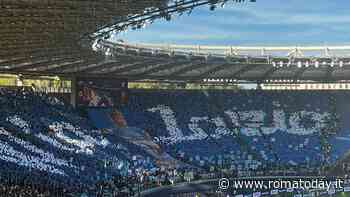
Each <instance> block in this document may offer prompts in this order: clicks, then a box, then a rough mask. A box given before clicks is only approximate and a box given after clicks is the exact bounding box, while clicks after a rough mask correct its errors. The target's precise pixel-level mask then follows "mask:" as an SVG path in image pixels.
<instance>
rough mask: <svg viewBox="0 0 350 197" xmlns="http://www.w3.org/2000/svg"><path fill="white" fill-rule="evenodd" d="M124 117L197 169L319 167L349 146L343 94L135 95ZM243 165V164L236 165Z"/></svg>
mask: <svg viewBox="0 0 350 197" xmlns="http://www.w3.org/2000/svg"><path fill="white" fill-rule="evenodd" d="M130 95H131V96H130V98H129V104H128V106H127V107H124V108H123V114H124V116H125V118H126V120H127V122H128V125H129V126H135V127H140V128H142V129H144V130H146V131H148V132H149V133H150V134H151V135H152V136H153V137H154V140H155V141H157V142H158V143H160V144H162V145H163V147H165V148H166V149H167V150H168V151H169V152H172V153H173V154H176V155H177V156H180V157H184V158H186V159H189V160H190V161H193V162H198V163H199V164H200V165H203V166H204V165H207V164H208V165H214V164H222V163H223V162H224V161H227V160H229V161H232V168H233V169H236V168H239V169H242V168H245V166H247V165H244V164H247V163H246V161H247V160H251V161H253V160H256V162H253V163H254V164H249V165H250V167H253V168H258V167H259V166H260V167H261V166H263V165H267V164H268V163H276V162H278V163H279V164H288V165H289V164H290V165H298V164H307V165H309V166H318V165H322V164H325V163H331V162H334V161H335V160H336V159H338V158H339V157H341V156H342V155H343V154H344V153H345V152H346V151H347V150H348V149H349V148H350V131H349V129H350V123H349V121H347V119H348V118H350V103H349V102H348V98H349V95H350V94H349V93H347V92H336V91H334V92H329V91H327V92H325V91H324V92H322V91H294V92H293V91H281V92H276V91H270V92H269V91H238V92H232V91H206V92H202V91H148V92H147V91H134V92H132V93H131V94H130ZM241 161H244V162H241Z"/></svg>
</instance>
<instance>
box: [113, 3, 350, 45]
mask: <svg viewBox="0 0 350 197" xmlns="http://www.w3.org/2000/svg"><path fill="white" fill-rule="evenodd" d="M349 8H350V2H349V0H332V1H329V0H287V1H286V0H257V2H256V3H243V4H238V3H232V2H229V3H228V4H227V5H226V6H225V7H224V8H221V7H220V6H218V8H217V9H216V10H215V11H210V10H209V7H208V6H202V7H200V8H196V9H195V10H193V12H192V14H191V15H190V16H188V15H187V14H184V15H182V16H176V17H173V18H172V20H171V21H170V22H168V21H165V20H157V21H155V22H154V23H153V24H152V25H150V26H148V27H147V28H145V29H142V30H135V31H132V30H129V31H127V32H125V33H121V34H119V35H118V39H123V40H125V41H127V42H132V43H136V42H137V43H162V44H192V45H197V44H198V45H273V46H275V45H292V46H296V45H341V44H349V43H350V14H349Z"/></svg>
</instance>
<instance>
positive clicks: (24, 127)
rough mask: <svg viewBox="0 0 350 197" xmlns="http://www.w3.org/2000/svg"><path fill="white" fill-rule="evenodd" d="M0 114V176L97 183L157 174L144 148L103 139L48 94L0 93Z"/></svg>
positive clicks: (8, 91) (7, 91)
mask: <svg viewBox="0 0 350 197" xmlns="http://www.w3.org/2000/svg"><path fill="white" fill-rule="evenodd" d="M0 111H1V113H0V166H1V167H2V168H1V170H6V171H21V170H22V171H23V175H25V174H32V173H33V172H40V173H48V174H50V176H48V177H47V178H50V179H58V180H61V181H62V182H67V183H69V182H76V181H77V180H78V181H80V182H82V183H94V182H96V181H98V180H100V179H104V178H107V177H110V176H112V175H116V174H123V175H132V174H133V173H135V171H136V170H142V169H147V170H150V169H152V168H154V164H153V159H152V158H151V157H150V156H149V155H147V153H145V152H143V150H142V149H141V148H140V147H137V146H135V145H133V144H130V143H128V142H127V141H125V140H123V139H120V138H118V136H115V135H113V134H105V135H101V132H100V131H99V130H94V129H93V128H92V127H91V125H89V124H88V121H87V120H86V119H84V118H82V117H81V116H79V115H78V114H77V113H76V112H75V111H73V110H72V109H71V108H70V107H67V106H65V105H64V104H63V103H61V102H59V101H58V100H56V99H54V98H50V97H48V96H47V95H45V94H39V93H33V92H31V91H28V90H9V89H0ZM1 170H0V174H1ZM66 177H69V178H66ZM43 178H45V176H44V177H43Z"/></svg>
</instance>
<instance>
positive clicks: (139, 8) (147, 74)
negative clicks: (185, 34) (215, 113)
mask: <svg viewBox="0 0 350 197" xmlns="http://www.w3.org/2000/svg"><path fill="white" fill-rule="evenodd" d="M225 2H226V1H225V0H181V1H180V0H179V1H170V0H137V1H134V0H114V1H113V0H98V1H96V0H85V1H82V0H2V1H1V4H0V6H1V8H0V26H1V29H0V72H1V73H14V74H20V73H21V74H30V75H59V76H91V77H116V78H128V79H131V80H144V79H154V80H186V81H187V80H190V81H195V80H203V79H211V78H215V79H235V80H236V79H237V80H252V81H263V80H270V79H287V80H315V81H337V80H348V79H350V56H349V54H350V46H337V47H331V46H329V47H237V46H178V45H151V44H139V45H130V44H126V43H122V42H120V43H110V42H108V41H106V40H108V38H109V35H110V33H113V32H118V31H122V30H125V29H126V28H128V27H129V26H132V27H133V28H142V27H143V26H144V25H145V24H146V23H147V24H148V23H152V21H153V20H155V19H159V18H164V19H166V20H171V14H173V13H179V12H187V11H190V10H191V9H193V8H194V7H196V6H200V5H204V4H211V5H215V4H217V3H225ZM91 46H92V47H91Z"/></svg>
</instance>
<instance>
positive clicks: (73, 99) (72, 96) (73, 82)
mask: <svg viewBox="0 0 350 197" xmlns="http://www.w3.org/2000/svg"><path fill="white" fill-rule="evenodd" d="M70 104H71V105H72V106H73V107H74V108H75V107H76V106H77V78H76V77H72V78H71V94H70Z"/></svg>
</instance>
